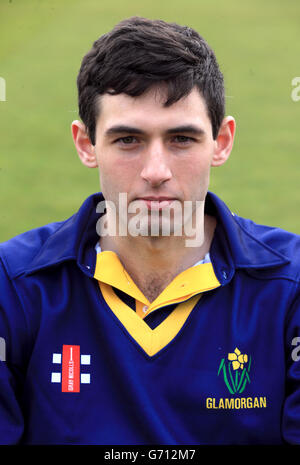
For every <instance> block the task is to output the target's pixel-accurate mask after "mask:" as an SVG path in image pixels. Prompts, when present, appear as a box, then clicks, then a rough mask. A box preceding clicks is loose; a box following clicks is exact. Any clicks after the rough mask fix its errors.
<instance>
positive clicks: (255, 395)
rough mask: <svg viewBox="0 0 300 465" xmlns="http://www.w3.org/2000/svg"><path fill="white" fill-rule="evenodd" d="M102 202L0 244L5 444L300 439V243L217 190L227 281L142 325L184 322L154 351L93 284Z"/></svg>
mask: <svg viewBox="0 0 300 465" xmlns="http://www.w3.org/2000/svg"><path fill="white" fill-rule="evenodd" d="M101 200H103V197H102V195H101V194H100V193H97V194H94V195H91V196H90V197H88V198H87V199H86V201H85V202H84V203H83V205H82V206H81V208H80V209H79V211H78V212H77V213H76V214H74V215H73V216H72V217H71V218H69V219H68V220H66V221H62V222H59V223H51V224H48V225H46V226H43V227H41V228H37V229H34V230H32V231H28V232H26V233H23V234H21V235H19V236H17V237H15V238H12V239H10V240H9V241H7V242H4V243H2V244H1V245H0V273H1V277H0V338H1V339H0V341H1V344H2V346H1V347H2V351H1V352H0V353H1V354H2V361H0V442H1V443H2V444H17V443H21V444H110V445H111V444H118V445H123V444H172V445H182V444H283V443H285V442H286V443H291V444H300V365H299V363H300V362H299V361H298V358H299V355H298V352H297V344H298V345H299V343H298V341H297V339H296V338H297V337H300V298H299V258H298V257H299V254H300V238H299V236H297V235H295V234H292V233H289V232H286V231H284V230H281V229H279V228H272V227H267V226H263V225H258V224H256V223H254V222H252V221H251V220H249V219H245V218H242V217H239V216H238V215H235V214H232V213H231V211H230V210H229V209H228V207H227V206H226V205H225V204H224V203H223V202H222V201H221V200H220V199H219V198H218V197H217V196H216V195H215V194H213V193H211V192H209V193H208V194H207V197H206V203H205V212H206V213H208V214H211V215H214V216H215V217H216V219H217V226H216V229H215V234H214V238H213V241H212V244H211V248H210V259H211V265H212V268H213V273H214V275H215V278H216V282H217V283H218V285H217V286H212V287H211V288H210V289H208V290H206V291H203V292H201V295H199V296H194V297H192V298H191V299H188V300H187V301H186V302H183V303H182V304H180V305H179V306H178V307H176V308H175V309H174V310H173V311H172V312H171V313H169V314H168V316H167V317H166V319H163V320H162V321H161V322H160V323H159V324H158V326H155V327H154V329H152V328H151V327H148V326H147V329H146V328H145V327H142V329H141V332H140V333H139V336H140V335H141V334H143V331H144V332H145V335H147V337H149V338H150V339H149V340H150V345H151V340H152V339H151V338H152V336H153V341H154V342H155V338H159V337H162V338H164V337H166V336H167V334H166V333H168V328H169V326H168V325H170V329H171V330H172V331H173V330H174V327H176V325H178V321H179V320H180V319H182V320H181V321H182V324H180V325H179V326H178V327H177V329H176V330H175V333H174V336H169V339H168V338H167V339H166V341H167V342H162V345H161V348H159V347H158V346H157V347H158V348H156V349H155V350H154V351H152V352H151V354H152V355H149V352H147V351H146V350H145V347H144V344H143V340H142V339H139V338H138V337H137V335H135V332H134V331H135V327H134V325H135V322H136V325H137V326H139V327H141V325H142V324H143V322H138V317H136V318H137V320H134V319H133V320H132V317H131V316H130V315H129V314H128V322H129V320H130V321H131V322H132V321H133V322H134V323H133V327H132V326H131V327H129V326H127V323H128V322H127V321H125V322H124V321H123V320H122V319H120V318H119V317H118V313H117V312H115V310H116V309H115V308H112V307H110V302H111V301H110V300H109V299H108V298H107V295H106V294H105V293H104V288H103V287H102V288H101V287H100V286H99V282H98V280H97V279H96V278H95V267H96V261H97V254H96V251H95V243H96V242H97V239H98V238H97V233H96V222H97V220H98V218H99V215H98V214H97V213H96V206H97V203H98V202H99V201H101ZM207 265H208V264H205V265H201V266H207ZM101 289H102V291H101ZM115 297H116V296H115ZM115 297H114V298H115ZM196 297H197V298H196ZM199 297H201V298H199ZM116 298H117V299H118V297H116ZM120 302H121V301H120ZM112 305H114V304H112ZM124 305H125V304H124ZM178 309H179V311H178ZM112 310H114V311H112ZM161 310H162V312H163V311H164V310H165V309H164V308H162V309H161ZM159 312H160V309H158V310H156V311H155V312H154V313H159ZM174 312H177V313H176V314H175V313H174ZM132 314H134V311H132ZM150 315H151V314H150ZM174 315H176V318H174ZM172 319H173V320H172ZM171 321H172V326H171ZM130 324H131V323H130ZM128 325H129V323H128ZM145 325H146V323H145ZM163 341H164V339H163ZM3 347H4V348H5V356H4V355H3V354H4V352H3ZM155 347H156V346H155Z"/></svg>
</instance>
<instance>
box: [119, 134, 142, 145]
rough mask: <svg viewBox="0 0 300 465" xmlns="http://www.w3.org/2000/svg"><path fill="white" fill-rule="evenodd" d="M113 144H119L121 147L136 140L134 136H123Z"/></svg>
mask: <svg viewBox="0 0 300 465" xmlns="http://www.w3.org/2000/svg"><path fill="white" fill-rule="evenodd" d="M115 142H120V143H121V144H123V145H130V144H132V143H134V142H137V139H136V138H135V137H134V136H125V137H120V138H119V139H117V140H115Z"/></svg>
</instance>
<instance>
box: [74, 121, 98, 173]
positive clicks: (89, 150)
mask: <svg viewBox="0 0 300 465" xmlns="http://www.w3.org/2000/svg"><path fill="white" fill-rule="evenodd" d="M71 131H72V136H73V141H74V144H75V147H76V150H77V153H78V156H79V158H80V160H81V162H82V163H83V164H84V165H85V166H87V167H88V168H96V166H98V163H97V158H96V154H95V146H94V145H92V143H91V141H90V138H89V136H88V134H87V131H86V127H85V125H84V124H83V123H81V122H80V121H78V120H76V121H73V123H72V125H71Z"/></svg>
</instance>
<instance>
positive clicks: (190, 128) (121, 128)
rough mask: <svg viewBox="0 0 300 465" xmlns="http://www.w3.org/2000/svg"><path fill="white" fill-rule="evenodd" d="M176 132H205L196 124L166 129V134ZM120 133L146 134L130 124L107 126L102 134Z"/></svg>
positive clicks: (198, 133)
mask: <svg viewBox="0 0 300 465" xmlns="http://www.w3.org/2000/svg"><path fill="white" fill-rule="evenodd" d="M178 132H185V133H189V134H193V135H194V136H203V135H204V134H205V131H204V129H202V128H199V127H198V126H194V125H192V124H186V125H182V126H176V127H174V128H170V129H167V130H166V133H167V134H177V133H178ZM121 133H127V134H141V135H145V134H146V133H145V131H143V130H142V129H139V128H135V127H132V126H126V125H116V126H112V127H110V128H108V129H107V130H106V131H105V134H104V136H106V137H108V136H110V135H115V134H121Z"/></svg>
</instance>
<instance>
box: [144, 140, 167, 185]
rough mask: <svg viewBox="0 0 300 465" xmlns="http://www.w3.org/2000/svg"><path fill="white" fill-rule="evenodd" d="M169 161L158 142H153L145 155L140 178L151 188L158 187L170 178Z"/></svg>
mask: <svg viewBox="0 0 300 465" xmlns="http://www.w3.org/2000/svg"><path fill="white" fill-rule="evenodd" d="M169 165H170V160H169V158H168V153H167V152H166V149H164V148H163V146H162V144H161V143H160V142H159V141H156V142H153V143H152V144H151V145H150V146H149V149H148V150H147V151H146V153H145V158H144V166H143V169H142V171H141V177H142V178H143V179H144V180H145V181H147V182H148V183H149V184H150V185H151V186H152V187H158V186H160V185H161V184H163V183H164V182H166V181H168V180H169V179H171V177H172V172H171V169H170V166H169Z"/></svg>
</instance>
